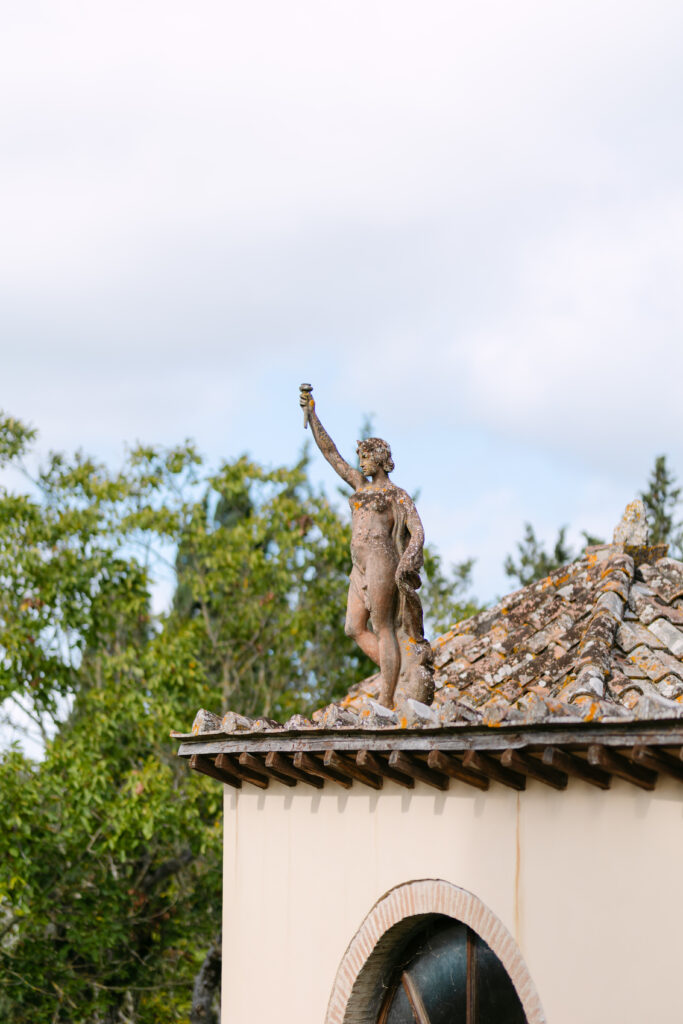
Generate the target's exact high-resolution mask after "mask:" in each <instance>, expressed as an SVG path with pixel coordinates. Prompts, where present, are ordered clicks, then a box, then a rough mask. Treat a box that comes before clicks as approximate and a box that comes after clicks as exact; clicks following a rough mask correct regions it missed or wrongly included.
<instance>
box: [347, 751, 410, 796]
mask: <svg viewBox="0 0 683 1024" xmlns="http://www.w3.org/2000/svg"><path fill="white" fill-rule="evenodd" d="M356 764H357V765H358V767H359V768H365V769H367V771H369V772H372V773H373V774H374V775H379V776H381V777H383V778H385V779H391V781H392V782H397V783H398V784H399V786H404V787H405V788H406V789H413V788H414V786H415V779H413V778H411V776H410V775H404V773H403V772H399V771H397V770H396V769H395V768H391V767H390V765H389V764H388V763H387V759H386V757H382V755H381V754H376V753H372V754H371V753H370V751H369V750H359V751H358V753H357V754H356Z"/></svg>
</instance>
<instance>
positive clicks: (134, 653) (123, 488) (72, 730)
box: [0, 418, 469, 1024]
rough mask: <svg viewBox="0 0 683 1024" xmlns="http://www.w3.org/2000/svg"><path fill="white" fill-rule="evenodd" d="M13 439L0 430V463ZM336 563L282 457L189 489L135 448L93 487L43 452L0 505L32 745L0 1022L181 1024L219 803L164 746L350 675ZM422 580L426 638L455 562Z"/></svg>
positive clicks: (2, 581) (166, 465)
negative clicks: (196, 722)
mask: <svg viewBox="0 0 683 1024" xmlns="http://www.w3.org/2000/svg"><path fill="white" fill-rule="evenodd" d="M34 440H35V434H34V432H33V431H32V430H31V429H30V428H28V427H26V426H25V425H23V424H21V423H19V422H18V421H17V420H14V419H10V418H4V419H0V465H2V466H4V467H11V468H12V469H14V470H16V469H18V468H21V467H22V466H23V459H24V457H25V456H26V454H27V452H28V451H29V450H30V448H31V445H32V444H33V443H34ZM348 548H349V525H348V522H347V521H346V519H345V518H344V517H343V516H342V515H341V514H340V513H339V512H338V510H337V509H336V508H335V506H333V505H332V504H331V503H330V502H329V501H328V499H327V498H326V497H325V495H324V494H322V493H320V492H317V491H315V490H314V489H313V488H312V486H311V485H310V483H309V481H308V477H307V460H306V457H305V456H303V457H302V458H301V459H300V460H299V461H298V462H297V463H296V464H295V465H294V466H291V467H279V468H276V469H265V468H263V467H262V466H259V465H257V464H256V463H254V462H252V461H250V460H249V459H248V458H246V457H242V458H239V459H236V460H233V461H230V462H226V463H225V464H224V465H222V466H221V467H220V468H219V469H218V471H216V472H212V471H211V470H210V468H209V467H207V466H206V464H205V462H204V460H203V459H202V457H201V456H200V454H199V453H198V452H197V451H196V450H195V448H194V447H193V446H192V445H191V444H185V445H181V446H179V447H177V448H173V449H170V450H162V449H159V448H151V447H137V448H135V449H133V450H131V451H130V452H129V453H128V455H127V457H126V460H125V463H124V465H123V466H122V468H121V469H120V470H119V471H118V472H112V471H110V470H108V469H107V468H106V467H104V466H102V465H99V464H98V463H96V462H95V461H93V460H92V459H89V458H88V457H86V456H85V455H83V454H77V455H76V456H74V457H73V458H66V457H65V456H64V455H60V454H53V455H51V456H50V457H49V458H48V460H47V463H46V464H45V466H44V467H43V468H42V469H41V470H40V472H39V473H38V474H37V475H36V476H35V478H34V479H29V480H27V483H26V487H25V488H24V490H23V492H18V491H13V490H10V489H9V488H7V487H5V488H1V487H0V697H1V698H2V699H3V701H4V705H3V706H4V708H5V709H7V708H11V709H13V712H14V718H15V720H16V716H17V715H18V716H20V721H21V722H27V723H29V727H30V728H31V729H33V730H34V731H36V732H37V733H38V734H39V735H40V736H41V737H42V746H43V751H42V754H41V756H40V757H39V758H32V757H30V756H28V755H27V753H26V752H25V751H24V750H22V749H21V747H20V746H19V744H17V743H16V742H15V743H11V744H9V745H8V746H7V748H6V749H5V751H4V753H3V754H2V755H0V807H1V810H2V818H3V823H4V828H3V830H2V831H1V832H0V978H2V985H1V986H0V1019H1V1020H12V1021H16V1022H19V1024H62V1022H64V1024H66V1022H68V1024H85V1022H88V1024H130V1022H135V1024H157V1022H159V1021H164V1022H166V1021H168V1022H172V1021H187V1020H188V1018H191V1019H197V1020H198V1019H200V1018H199V1017H198V1016H197V1014H198V1013H200V1012H203V1011H200V1010H197V1009H196V1008H195V1013H194V1016H192V1010H191V1005H190V1004H191V998H192V990H193V985H194V986H195V991H196V992H201V999H202V1006H203V1007H204V1010H206V1008H207V1006H208V1003H207V999H208V1000H209V1001H210V994H211V985H215V981H216V977H217V972H216V956H217V949H218V948H219V947H217V945H216V940H217V936H218V934H219V930H220V907H221V895H220V888H221V872H220V849H221V835H222V822H221V807H220V787H218V786H217V785H216V784H215V783H212V782H211V781H210V780H208V779H205V778H203V777H199V776H195V775H192V776H191V775H190V773H189V772H188V771H187V767H186V765H185V764H182V763H180V762H179V761H178V759H177V758H176V756H175V750H176V744H175V743H174V741H172V740H171V739H170V738H169V735H168V734H169V730H170V729H172V728H181V729H187V728H188V727H189V724H190V721H191V718H192V717H193V715H194V712H195V711H196V709H197V708H199V707H208V708H211V709H212V710H214V711H217V712H224V711H225V710H227V709H228V708H231V709H233V710H235V711H238V712H241V713H244V714H249V715H255V714H268V715H273V716H275V717H279V718H286V717H288V716H289V715H290V714H292V713H294V712H304V713H305V712H308V711H310V710H311V709H312V708H314V707H316V706H319V705H321V704H324V703H326V702H328V701H329V700H331V699H333V698H334V697H336V696H340V695H341V694H342V693H344V692H345V691H346V690H347V689H348V688H349V687H350V685H351V684H352V683H354V682H356V681H358V679H360V678H363V677H364V676H365V675H368V674H370V673H371V672H372V671H374V666H372V665H371V664H370V663H369V662H368V661H367V659H366V658H365V657H364V655H362V654H361V652H360V651H359V650H358V649H357V648H356V646H355V645H354V644H353V643H352V642H351V641H350V640H349V639H348V638H347V637H346V636H345V635H344V632H343V618H344V615H343V609H344V605H345V601H346V592H347V588H348V571H349V564H348V562H349V554H348ZM426 570H427V571H426V583H425V596H426V598H427V601H426V604H427V608H426V610H427V617H428V620H429V619H430V618H431V621H432V623H433V624H435V625H436V624H437V623H438V624H450V620H452V619H453V618H455V617H457V616H458V615H460V614H462V612H463V610H464V609H465V608H466V607H467V606H466V604H458V603H457V602H456V603H455V604H454V603H453V600H452V593H453V586H454V584H458V585H459V586H460V588H461V591H462V589H463V588H464V587H465V585H466V584H467V582H468V580H469V565H465V566H462V567H455V568H454V573H453V574H452V575H451V576H449V575H448V574H446V573H444V571H443V568H442V566H441V562H440V559H439V558H438V556H437V555H436V554H432V553H428V554H427V557H426ZM159 579H161V580H164V579H166V580H167V581H168V580H169V579H170V580H171V585H172V588H173V598H172V601H171V602H169V604H170V606H169V608H168V610H167V611H165V612H163V613H155V611H154V605H155V603H158V600H159V598H158V585H159V584H158V581H159ZM461 591H459V593H460V592H461ZM207 951H208V954H207ZM195 982H196V985H195ZM203 1019H206V1020H207V1021H208V1019H209V1018H208V1017H204V1018H203Z"/></svg>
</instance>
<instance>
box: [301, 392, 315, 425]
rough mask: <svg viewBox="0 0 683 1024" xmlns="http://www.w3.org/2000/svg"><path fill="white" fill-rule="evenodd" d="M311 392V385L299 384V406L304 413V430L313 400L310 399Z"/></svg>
mask: <svg viewBox="0 0 683 1024" xmlns="http://www.w3.org/2000/svg"><path fill="white" fill-rule="evenodd" d="M312 391H313V385H312V384H301V385H300V386H299V405H300V406H301V408H302V409H303V411H304V430H305V429H306V427H307V426H308V411H309V409H310V407H311V404H312V402H313V399H312V398H311V392H312Z"/></svg>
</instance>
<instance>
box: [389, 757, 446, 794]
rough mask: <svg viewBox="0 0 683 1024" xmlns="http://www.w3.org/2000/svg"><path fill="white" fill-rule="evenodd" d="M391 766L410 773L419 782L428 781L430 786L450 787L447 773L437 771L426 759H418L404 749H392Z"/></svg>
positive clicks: (404, 772) (406, 773)
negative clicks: (426, 762)
mask: <svg viewBox="0 0 683 1024" xmlns="http://www.w3.org/2000/svg"><path fill="white" fill-rule="evenodd" d="M389 767H390V768H396V769H397V770H398V771H399V772H403V774H404V775H409V776H410V777H411V778H413V779H416V780H417V781H418V782H426V783H427V785H428V786H433V787H434V788H435V789H448V785H449V780H448V776H447V775H442V773H441V772H435V771H434V769H433V768H428V767H427V765H426V764H425V763H424V761H418V760H417V758H415V757H411V755H410V754H404V753H403V751H402V750H392V752H391V754H390V755H389Z"/></svg>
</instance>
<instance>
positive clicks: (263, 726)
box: [251, 718, 283, 732]
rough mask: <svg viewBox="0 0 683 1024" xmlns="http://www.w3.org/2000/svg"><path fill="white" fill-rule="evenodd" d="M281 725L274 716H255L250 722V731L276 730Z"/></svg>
mask: <svg viewBox="0 0 683 1024" xmlns="http://www.w3.org/2000/svg"><path fill="white" fill-rule="evenodd" d="M282 728H283V726H282V725H281V724H280V723H279V722H276V721H275V719H274V718H255V719H254V720H253V721H252V723H251V731H252V732H277V730H279V729H282Z"/></svg>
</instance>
